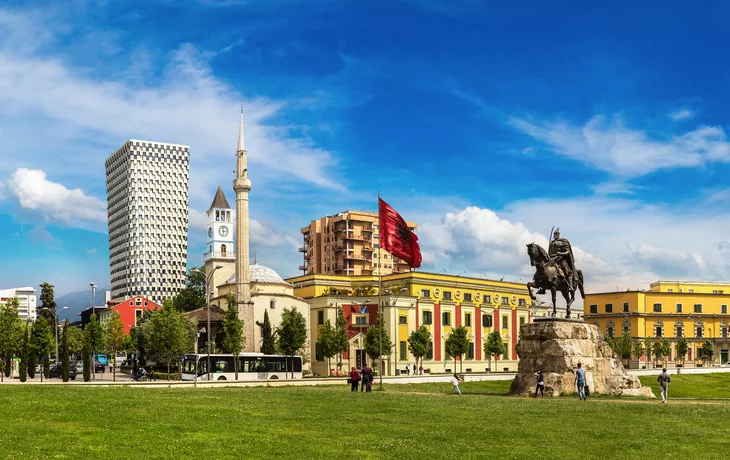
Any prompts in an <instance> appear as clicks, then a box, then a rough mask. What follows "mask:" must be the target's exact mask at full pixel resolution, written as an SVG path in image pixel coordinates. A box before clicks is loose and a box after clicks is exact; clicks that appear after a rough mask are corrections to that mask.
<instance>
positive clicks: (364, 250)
mask: <svg viewBox="0 0 730 460" xmlns="http://www.w3.org/2000/svg"><path fill="white" fill-rule="evenodd" d="M362 250H363V252H373V247H372V246H370V245H369V244H366V245H364V246H363V247H362Z"/></svg>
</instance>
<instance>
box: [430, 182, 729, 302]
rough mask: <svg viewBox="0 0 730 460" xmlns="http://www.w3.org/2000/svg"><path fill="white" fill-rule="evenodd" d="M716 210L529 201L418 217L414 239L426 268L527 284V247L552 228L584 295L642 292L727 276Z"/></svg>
mask: <svg viewBox="0 0 730 460" xmlns="http://www.w3.org/2000/svg"><path fill="white" fill-rule="evenodd" d="M717 196H719V194H717ZM718 199H719V198H718ZM725 204H727V203H725ZM717 206H718V202H717V200H715V201H713V202H712V203H709V204H706V201H705V200H704V199H703V198H699V199H698V200H696V201H691V202H686V203H680V204H679V205H677V206H676V207H664V206H652V205H646V204H642V203H640V202H638V201H635V200H630V199H620V198H609V197H602V196H596V197H590V198H577V199H568V200H560V199H554V200H548V199H539V200H526V201H520V202H515V203H513V204H511V205H509V206H508V207H507V208H505V209H503V210H501V211H497V212H494V211H492V210H489V209H483V208H476V207H467V208H465V209H463V210H461V211H459V212H455V213H446V214H445V215H441V216H438V215H434V214H432V215H430V216H426V215H423V219H422V220H419V222H418V223H419V224H420V227H419V231H418V234H419V239H420V241H421V245H422V252H423V255H424V265H425V267H424V269H425V270H429V271H439V270H441V269H443V268H446V269H447V271H448V272H449V273H459V272H460V271H462V270H466V271H467V273H468V274H469V275H470V276H477V277H482V276H485V275H486V276H489V277H492V278H500V277H503V276H504V277H505V278H506V279H508V280H512V281H515V280H519V279H522V281H527V280H528V279H530V278H532V275H533V273H534V268H532V267H530V266H529V259H528V256H527V254H526V249H525V244H526V243H529V242H533V241H534V242H536V243H538V244H540V245H542V246H543V247H546V245H547V235H548V233H549V231H550V227H552V226H553V225H556V226H559V227H560V229H561V236H563V237H565V238H568V239H569V240H570V242H571V244H572V245H573V252H574V255H575V259H576V265H577V267H578V268H579V269H581V270H582V271H583V274H584V277H585V287H586V292H604V291H615V290H617V289H618V290H625V289H637V288H640V289H647V288H648V285H649V284H650V283H652V282H654V281H657V280H659V279H686V280H705V281H719V280H726V279H730V243H729V242H728V241H727V235H726V232H725V229H726V228H727V227H728V226H729V225H730V215H728V214H727V213H717V212H710V210H711V208H712V209H716V208H717ZM576 305H580V303H578V304H576Z"/></svg>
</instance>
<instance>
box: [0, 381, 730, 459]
mask: <svg viewBox="0 0 730 460" xmlns="http://www.w3.org/2000/svg"><path fill="white" fill-rule="evenodd" d="M680 377H686V378H688V379H690V380H691V379H692V378H695V377H698V376H680ZM702 377H703V378H704V377H705V376H702ZM672 380H673V382H672V384H673V386H671V387H670V396H671V394H672V393H671V392H672V391H675V392H677V393H679V392H680V390H681V388H682V386H685V387H687V388H688V387H690V386H692V385H693V383H692V382H691V381H689V383H688V382H681V381H680V379H679V378H678V379H677V381H676V384H675V382H674V381H675V378H674V376H672ZM721 385H722V388H724V387H725V384H722V383H721ZM508 386H509V382H465V383H463V384H462V385H461V388H462V390H463V392H464V393H465V394H464V395H462V396H456V395H451V394H450V392H451V385H450V384H448V383H444V384H414V385H389V386H387V387H386V390H387V391H386V392H382V393H381V392H376V391H374V392H373V393H370V394H368V393H357V394H355V393H350V392H349V390H348V388H347V387H346V386H345V385H341V386H337V387H289V388H217V389H198V390H194V389H192V388H171V389H168V388H134V387H115V388H102V387H79V386H43V387H42V386H22V385H13V386H0V421H1V422H0V446H1V447H0V457H2V458H23V459H26V458H52V457H53V458H83V459H93V458H102V457H104V458H135V459H142V458H144V459H154V458H298V459H308V458H332V459H334V458H350V457H354V458H357V459H361V458H397V459H410V458H414V459H415V458H418V459H423V458H449V459H462V458H536V457H537V458H616V459H625V458H647V457H649V456H661V457H663V458H704V459H707V458H727V456H728V454H727V449H728V448H727V445H728V444H727V428H726V426H727V425H726V423H727V420H728V418H729V417H730V403H726V402H717V401H707V402H690V403H688V402H681V403H680V402H678V403H676V404H666V405H662V404H659V403H658V402H656V401H647V400H635V399H633V400H616V399H613V400H611V399H605V398H604V399H591V400H589V401H587V402H582V403H581V402H579V401H578V400H577V399H575V398H555V399H544V400H542V399H538V400H535V399H531V398H512V397H505V396H499V395H501V394H504V393H505V392H506V390H507V388H508ZM674 388H676V390H673V389H674ZM682 391H684V390H682ZM698 426H701V427H702V429H697V428H698Z"/></svg>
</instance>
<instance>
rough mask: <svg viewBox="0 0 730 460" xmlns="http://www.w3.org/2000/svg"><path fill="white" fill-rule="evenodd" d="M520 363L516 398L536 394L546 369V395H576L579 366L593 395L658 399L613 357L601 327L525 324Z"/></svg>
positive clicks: (577, 323)
mask: <svg viewBox="0 0 730 460" xmlns="http://www.w3.org/2000/svg"><path fill="white" fill-rule="evenodd" d="M517 354H518V355H519V356H520V361H519V365H518V369H517V375H516V376H515V379H514V380H513V382H512V386H511V389H510V392H511V394H514V395H529V394H534V391H535V386H536V384H537V371H538V370H542V373H543V378H544V382H545V394H547V395H550V396H560V395H563V394H571V393H573V394H575V393H577V389H576V386H575V370H576V369H577V368H578V363H579V362H580V363H581V366H582V367H583V369H585V371H586V383H587V385H588V386H589V387H590V391H591V393H597V394H610V395H624V396H646V397H654V395H653V393H652V392H651V389H649V388H644V387H642V386H641V383H640V382H639V379H638V378H637V377H636V376H634V375H630V374H628V373H627V372H626V370H625V369H624V367H623V365H622V364H621V362H620V361H618V360H616V359H613V358H612V352H611V348H610V347H609V346H608V344H607V343H606V342H605V341H604V340H603V336H602V335H601V333H600V331H599V330H598V328H597V327H596V326H594V325H592V324H587V323H584V322H582V321H564V320H563V321H561V320H551V321H540V322H534V323H529V324H525V325H523V326H522V329H521V332H520V341H519V344H518V346H517Z"/></svg>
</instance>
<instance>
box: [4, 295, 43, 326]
mask: <svg viewBox="0 0 730 460" xmlns="http://www.w3.org/2000/svg"><path fill="white" fill-rule="evenodd" d="M13 297H17V298H18V300H19V301H20V306H19V307H18V316H20V319H22V320H23V321H26V320H34V319H35V315H36V302H37V298H36V294H35V289H34V288H32V287H21V288H11V289H2V290H0V304H6V303H8V301H10V300H11V299H12V298H13Z"/></svg>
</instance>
